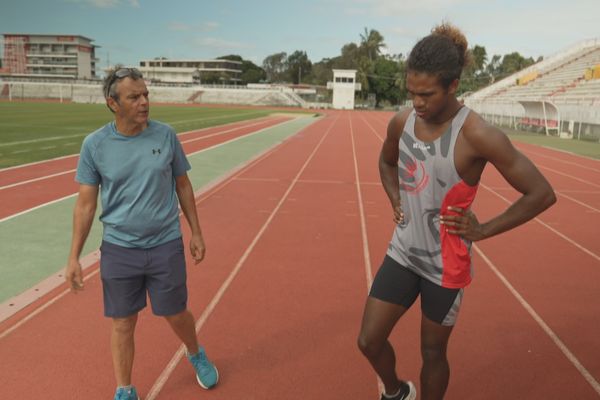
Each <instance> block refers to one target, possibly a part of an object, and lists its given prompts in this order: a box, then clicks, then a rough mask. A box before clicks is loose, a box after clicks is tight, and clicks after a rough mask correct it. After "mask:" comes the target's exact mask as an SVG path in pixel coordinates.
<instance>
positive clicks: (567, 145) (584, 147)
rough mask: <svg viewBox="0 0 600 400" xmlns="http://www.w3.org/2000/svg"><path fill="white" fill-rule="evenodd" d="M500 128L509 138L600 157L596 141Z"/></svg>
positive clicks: (599, 145)
mask: <svg viewBox="0 0 600 400" xmlns="http://www.w3.org/2000/svg"><path fill="white" fill-rule="evenodd" d="M500 129H502V130H503V131H504V132H506V133H507V134H508V135H509V137H510V138H511V140H516V141H520V142H525V143H531V144H535V145H538V146H544V147H550V148H553V149H557V150H561V151H567V152H569V153H574V154H578V155H580V156H585V157H591V158H596V159H600V143H598V142H590V141H586V140H576V139H561V138H559V137H556V136H546V135H543V134H536V133H531V132H523V131H517V130H514V129H508V128H505V127H500Z"/></svg>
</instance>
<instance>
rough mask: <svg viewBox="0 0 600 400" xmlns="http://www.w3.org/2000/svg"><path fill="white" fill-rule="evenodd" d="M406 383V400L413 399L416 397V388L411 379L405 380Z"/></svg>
mask: <svg viewBox="0 0 600 400" xmlns="http://www.w3.org/2000/svg"><path fill="white" fill-rule="evenodd" d="M406 383H407V384H408V397H406V400H415V399H416V398H417V389H416V388H415V385H413V383H412V382H411V381H408V382H406Z"/></svg>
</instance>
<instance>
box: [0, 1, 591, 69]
mask: <svg viewBox="0 0 600 400" xmlns="http://www.w3.org/2000/svg"><path fill="white" fill-rule="evenodd" d="M442 21H447V22H451V23H453V24H454V25H456V26H458V27H459V28H461V29H462V30H463V32H464V33H465V35H466V36H467V39H468V41H469V46H474V45H480V46H484V47H485V48H486V50H487V54H488V59H490V58H491V56H492V55H494V54H500V55H504V54H507V53H510V52H513V51H518V52H519V53H521V54H522V55H523V56H525V57H533V58H534V59H537V57H539V56H544V57H548V56H550V55H553V54H555V53H557V52H559V51H561V50H564V49H566V48H568V47H570V46H572V45H574V44H577V43H579V42H581V41H583V40H587V39H599V40H600V0H569V1H567V0H503V1H501V0H479V1H475V0H413V1H406V0H305V1H301V0H295V1H290V0H245V1H243V0H164V1H163V0H0V33H36V34H63V35H81V36H85V37H88V38H91V39H93V40H94V42H93V43H94V44H95V45H97V46H99V48H98V49H97V50H96V56H97V58H99V59H100V62H99V64H98V65H99V67H100V69H105V68H106V67H107V66H108V65H114V64H117V63H120V64H124V65H129V66H133V65H139V62H140V61H141V60H148V59H153V58H155V57H167V58H171V59H195V60H201V59H213V58H216V57H219V56H224V55H228V54H237V55H240V56H242V57H243V58H244V59H246V60H250V61H252V62H254V63H255V64H257V65H261V64H262V62H263V60H264V59H265V58H266V57H267V56H269V55H271V54H274V53H279V52H286V53H287V54H291V53H293V52H294V51H296V50H300V51H305V52H306V53H307V55H308V58H309V59H310V60H311V61H312V62H313V63H314V62H318V61H321V60H322V59H323V58H331V57H336V56H338V55H339V54H340V53H341V48H342V47H343V46H344V45H345V44H347V43H351V42H354V43H360V35H361V34H363V33H364V31H365V28H367V29H375V30H377V31H379V32H380V33H381V34H382V35H383V37H384V42H385V44H386V48H385V49H384V51H385V52H386V53H388V54H404V55H407V54H408V53H409V52H410V49H411V48H412V46H413V45H414V44H415V43H416V42H417V40H418V39H420V38H421V37H423V36H426V35H427V34H428V33H429V32H430V30H431V28H432V27H433V26H435V25H436V24H439V23H440V22H442ZM1 40H2V39H1V38H0V41H1ZM0 45H2V46H0V47H3V43H0ZM1 51H2V50H0V52H1Z"/></svg>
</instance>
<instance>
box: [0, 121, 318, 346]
mask: <svg viewBox="0 0 600 400" xmlns="http://www.w3.org/2000/svg"><path fill="white" fill-rule="evenodd" d="M304 129H306V128H303V129H302V130H304ZM302 130H301V131H302ZM286 140H287V139H286ZM282 143H283V142H278V143H275V144H273V146H272V147H270V148H268V149H266V150H265V151H263V152H262V153H260V154H258V155H256V156H255V157H254V158H252V159H250V160H248V161H247V162H246V163H244V164H243V165H240V166H238V167H236V168H233V169H232V170H231V171H229V174H228V175H226V176H223V177H219V178H217V179H215V180H214V181H212V182H209V183H207V184H206V185H204V186H203V187H202V188H201V189H199V190H197V191H196V192H194V197H195V199H196V201H195V202H196V204H197V205H198V204H200V203H201V202H203V201H204V200H206V199H208V198H209V197H211V196H214V197H218V195H217V193H218V192H219V191H220V190H221V189H223V188H224V187H226V186H227V185H228V184H229V183H231V182H233V181H234V180H235V178H236V177H237V176H239V175H241V174H242V173H244V172H245V171H246V170H248V169H249V168H252V166H254V165H255V164H257V163H258V162H260V161H262V160H263V159H264V158H266V157H268V156H269V155H270V154H271V153H273V152H274V151H275V150H276V148H277V147H278V146H280V145H281V144H282ZM288 200H289V201H291V199H288ZM182 215H183V214H182V213H181V212H180V213H179V216H180V217H181V216H182ZM99 260H100V255H99V252H98V251H97V250H96V251H93V252H91V253H89V254H87V255H86V256H84V257H82V258H81V259H80V263H81V266H82V268H83V270H84V271H85V270H86V269H87V268H89V267H90V266H92V265H94V264H95V263H96V262H98V261H99ZM97 272H98V271H95V272H91V273H90V277H91V276H93V275H94V274H96V273H97ZM63 273H64V268H63V269H62V270H61V271H60V272H58V273H56V274H55V275H54V276H51V277H49V278H48V279H46V280H44V281H43V282H40V283H39V284H37V285H36V286H35V287H33V288H32V289H30V290H28V291H26V292H24V293H22V294H20V295H17V296H15V297H12V298H10V299H8V300H6V301H5V302H4V303H2V304H0V322H2V321H4V320H5V319H7V318H9V317H10V316H12V315H13V314H14V313H16V312H18V311H20V310H21V309H23V308H24V307H26V306H28V305H29V304H31V303H32V302H33V301H35V300H37V299H38V298H40V297H42V296H44V295H46V294H47V293H48V292H50V291H51V290H53V289H54V288H55V287H57V286H58V284H62V283H63V281H64V276H63ZM87 279H88V278H87V277H86V278H84V280H87ZM57 282H58V284H57ZM68 292H69V290H65V291H64V292H61V293H60V294H58V295H57V297H58V298H60V297H63V296H64V295H65V294H67V293H68ZM58 298H52V299H51V300H49V302H50V303H51V304H53V303H55V302H56V300H58ZM49 305H50V304H48V305H44V306H42V307H41V309H39V310H36V311H34V312H33V313H32V315H27V316H26V317H25V318H24V319H23V320H21V321H19V322H18V323H17V324H15V326H13V327H11V328H9V329H8V330H7V331H5V332H2V333H1V334H0V339H1V338H3V337H5V336H6V335H8V334H9V333H10V332H12V331H14V330H15V329H17V328H18V327H20V326H21V325H23V324H24V323H25V322H26V321H29V320H30V319H31V318H33V317H34V316H35V315H37V314H39V313H40V312H41V311H42V310H44V309H46V308H47V307H48V306H49Z"/></svg>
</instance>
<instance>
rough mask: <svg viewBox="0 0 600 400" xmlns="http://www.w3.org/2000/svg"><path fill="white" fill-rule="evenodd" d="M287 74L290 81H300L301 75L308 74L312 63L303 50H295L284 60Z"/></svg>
mask: <svg viewBox="0 0 600 400" xmlns="http://www.w3.org/2000/svg"><path fill="white" fill-rule="evenodd" d="M286 69H287V75H288V78H289V80H290V82H293V83H300V82H301V81H302V76H303V75H304V76H306V75H309V74H310V72H311V70H312V63H311V62H310V60H309V59H308V56H307V55H306V52H305V51H300V50H296V51H295V52H293V53H292V54H290V55H289V57H288V58H287V60H286Z"/></svg>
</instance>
